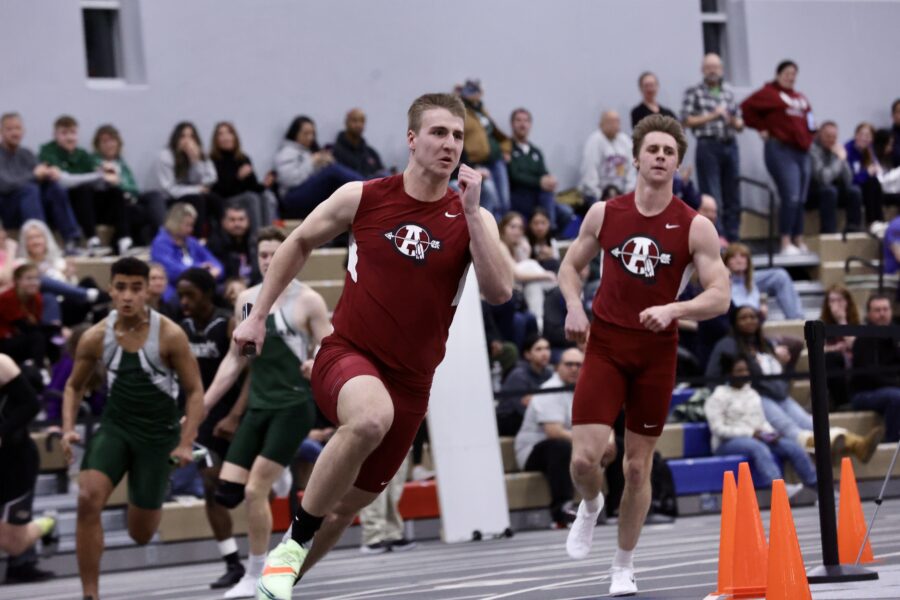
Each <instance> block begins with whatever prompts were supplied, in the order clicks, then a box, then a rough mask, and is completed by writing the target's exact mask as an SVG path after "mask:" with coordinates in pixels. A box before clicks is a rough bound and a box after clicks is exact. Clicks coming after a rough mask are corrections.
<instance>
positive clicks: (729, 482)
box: [715, 471, 737, 595]
mask: <svg viewBox="0 0 900 600" xmlns="http://www.w3.org/2000/svg"><path fill="white" fill-rule="evenodd" d="M736 510H737V488H736V485H735V483H734V471H725V476H724V477H723V478H722V524H721V526H720V528H719V580H718V582H717V583H718V586H717V587H716V591H715V594H717V595H722V594H730V593H731V591H732V589H733V588H734V585H733V582H734V521H735V511H736Z"/></svg>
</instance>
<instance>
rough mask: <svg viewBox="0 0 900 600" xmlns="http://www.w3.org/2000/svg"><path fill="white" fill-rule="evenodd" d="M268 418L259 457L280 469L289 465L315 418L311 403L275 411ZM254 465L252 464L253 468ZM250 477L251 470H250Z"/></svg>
mask: <svg viewBox="0 0 900 600" xmlns="http://www.w3.org/2000/svg"><path fill="white" fill-rule="evenodd" d="M271 412H272V413H273V414H272V415H271V416H270V418H269V424H268V427H267V429H266V433H265V436H264V440H263V443H262V449H261V450H260V452H259V456H260V457H262V458H266V459H268V460H269V461H270V462H274V463H277V464H278V465H280V466H282V467H287V466H288V465H290V464H291V460H293V458H294V456H295V455H296V454H297V450H298V449H299V448H300V444H302V443H303V440H304V438H306V435H307V434H308V433H309V430H310V429H311V428H312V426H313V422H314V421H315V418H316V410H315V407H314V406H313V404H312V403H311V402H305V403H303V404H301V405H298V406H292V407H289V408H284V409H281V410H277V411H271ZM255 467H256V463H255V462H254V468H255ZM251 477H252V470H251Z"/></svg>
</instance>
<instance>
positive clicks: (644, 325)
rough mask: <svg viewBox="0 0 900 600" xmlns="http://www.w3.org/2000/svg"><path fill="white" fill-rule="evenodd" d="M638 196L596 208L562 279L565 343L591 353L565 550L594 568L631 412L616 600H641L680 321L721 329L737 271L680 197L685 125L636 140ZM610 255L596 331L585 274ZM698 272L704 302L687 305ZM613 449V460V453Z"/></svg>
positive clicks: (658, 120)
mask: <svg viewBox="0 0 900 600" xmlns="http://www.w3.org/2000/svg"><path fill="white" fill-rule="evenodd" d="M633 138H634V146H633V153H634V163H635V167H636V168H637V169H638V180H637V188H636V189H635V191H634V192H633V193H631V194H626V195H624V196H619V197H617V198H614V199H612V200H609V201H608V202H605V203H603V202H601V203H598V204H595V205H594V206H593V207H591V209H590V210H589V211H588V213H587V215H586V216H585V220H584V223H583V224H582V226H581V231H580V232H579V234H578V238H577V239H576V240H575V241H574V242H573V243H572V246H571V247H570V248H569V250H568V252H567V253H566V256H565V260H564V261H563V263H562V266H561V267H560V269H559V287H560V289H561V290H562V293H563V295H564V296H565V298H566V305H567V307H568V315H567V317H566V335H567V336H568V337H569V338H570V339H573V340H576V341H584V339H585V337H588V331H589V330H590V336H589V337H588V341H587V351H586V353H585V360H584V368H583V369H582V370H581V376H580V377H579V379H578V384H577V385H576V387H575V399H574V403H573V407H572V425H573V427H572V464H571V472H572V479H573V481H574V483H575V487H576V488H577V489H578V491H579V492H580V493H581V497H582V498H584V500H582V502H581V505H580V506H579V507H578V516H577V517H576V519H575V522H574V523H573V524H572V528H571V529H570V530H569V537H568V540H567V542H566V550H567V551H568V553H569V555H570V556H571V557H572V558H578V559H580V558H585V557H586V556H587V555H588V553H589V552H590V549H591V542H592V539H593V531H594V525H595V523H596V521H597V516H598V514H599V513H600V510H601V509H602V508H603V496H602V494H601V493H600V486H601V481H602V478H601V471H600V465H601V459H602V458H603V456H604V454H605V453H606V452H607V451H608V450H613V451H614V447H615V441H614V438H613V437H612V425H613V422H614V421H615V420H616V417H617V416H618V414H619V412H620V411H621V409H622V407H623V406H624V407H625V427H626V431H625V449H624V451H625V459H624V471H625V492H624V494H623V496H622V502H621V504H620V506H619V523H618V525H619V532H618V549H617V552H616V556H615V558H614V560H613V564H612V569H611V577H610V590H609V592H610V595H613V596H620V595H630V594H634V593H636V592H637V585H636V583H635V581H634V565H633V558H632V555H633V552H634V548H635V546H637V542H638V538H639V537H640V533H641V527H642V526H643V523H644V519H645V518H646V516H647V510H648V509H649V507H650V467H651V465H652V463H653V449H654V447H655V446H656V440H657V438H658V437H659V435H660V433H662V428H663V424H664V423H665V421H666V416H667V415H668V411H669V401H670V400H671V397H672V389H673V387H674V384H675V359H676V350H677V348H676V346H677V344H678V333H677V326H678V322H677V321H678V319H679V318H689V319H695V320H698V321H700V320H704V319H710V318H712V317H714V316H717V315H720V314H722V313H724V312H725V311H726V310H728V306H729V304H730V301H731V292H730V285H729V280H728V271H727V270H726V269H725V265H724V264H723V263H722V259H721V258H720V257H719V240H718V235H717V234H716V230H715V228H714V227H713V225H712V223H711V222H710V221H709V220H708V219H702V218H700V219H698V218H696V217H697V213H696V212H694V211H693V210H692V209H690V208H688V206H687V205H685V204H684V203H683V202H682V201H681V200H679V199H678V198H676V197H675V196H673V195H672V178H673V177H674V174H675V170H676V169H677V168H678V166H679V164H680V163H681V159H682V158H683V157H684V153H685V150H686V149H687V139H686V138H685V135H684V132H683V131H682V129H681V125H679V124H678V122H677V121H676V120H674V119H672V118H670V117H663V116H660V115H653V116H650V117H647V118H645V119H642V120H641V122H640V123H639V124H638V125H637V127H635V129H634V134H633ZM601 251H602V252H603V266H602V269H601V273H602V275H601V280H600V288H599V289H598V290H597V295H596V296H595V297H594V303H593V311H592V312H593V317H594V318H593V322H592V323H591V324H589V323H588V319H587V315H586V314H585V312H584V308H583V305H582V303H581V293H582V287H583V282H582V280H581V278H580V276H579V273H581V272H582V270H583V269H584V268H585V267H587V265H588V263H590V261H591V260H592V259H593V258H594V257H595V256H597V254H599V253H600V252H601ZM693 269H696V270H697V272H698V275H699V276H700V283H701V284H702V285H703V287H704V288H705V291H704V292H703V293H701V294H700V295H698V296H697V297H696V298H694V299H693V300H690V301H688V302H676V298H677V297H678V294H679V293H680V291H681V289H682V288H683V287H684V284H685V283H686V282H687V280H688V279H689V278H690V276H691V273H692V271H693ZM609 444H612V448H608V445H609Z"/></svg>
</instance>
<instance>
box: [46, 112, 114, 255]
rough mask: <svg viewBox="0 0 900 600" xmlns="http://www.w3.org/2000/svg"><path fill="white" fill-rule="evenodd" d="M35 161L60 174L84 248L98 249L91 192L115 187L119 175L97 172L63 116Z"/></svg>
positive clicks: (68, 119)
mask: <svg viewBox="0 0 900 600" xmlns="http://www.w3.org/2000/svg"><path fill="white" fill-rule="evenodd" d="M38 160H40V161H41V162H42V163H45V164H47V165H49V166H51V167H56V168H57V169H59V171H60V176H59V184H60V185H61V186H62V187H63V188H65V189H66V190H67V191H68V193H69V203H70V204H71V205H72V210H73V212H74V213H75V218H76V219H77V220H78V224H79V225H80V226H81V232H82V234H84V237H85V238H86V239H87V246H88V249H89V250H90V249H93V248H99V246H100V238H98V237H97V210H96V208H95V195H96V194H95V192H96V191H97V189H98V188H100V187H103V186H104V185H108V186H117V185H118V184H119V175H118V174H117V173H116V172H115V171H114V170H112V169H99V170H98V169H97V166H96V165H95V163H94V158H93V157H92V156H91V155H90V153H89V152H88V151H87V150H85V149H84V148H79V147H78V121H76V120H75V119H74V117H71V116H69V115H63V116H61V117H59V118H58V119H56V122H54V124H53V141H52V142H47V143H46V144H44V145H43V146H41V149H40V152H39V153H38Z"/></svg>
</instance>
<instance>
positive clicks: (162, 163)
mask: <svg viewBox="0 0 900 600" xmlns="http://www.w3.org/2000/svg"><path fill="white" fill-rule="evenodd" d="M216 178H217V176H216V167H215V165H213V163H212V161H211V160H209V158H208V157H207V156H206V154H204V152H203V143H202V142H201V141H200V134H199V133H197V128H196V127H195V126H194V124H193V123H190V122H188V121H182V122H181V123H178V124H177V125H175V128H174V129H173V130H172V134H171V135H170V136H169V144H168V146H166V147H165V148H163V149H162V150H161V151H160V153H159V159H158V160H157V163H156V182H157V185H158V186H159V188H160V189H161V190H162V191H163V192H165V193H166V194H168V196H169V198H168V204H169V205H171V204H173V203H175V202H182V203H185V202H186V203H188V204H190V205H191V206H193V207H194V211H195V212H196V214H197V218H196V220H195V223H194V235H195V236H196V237H198V238H199V237H205V234H206V233H208V232H207V231H206V227H207V224H208V223H210V222H213V221H214V220H218V219H219V217H221V216H222V210H221V208H222V207H221V205H222V199H221V198H220V197H219V196H218V194H215V193H213V191H212V186H213V185H214V184H215V183H216Z"/></svg>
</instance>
